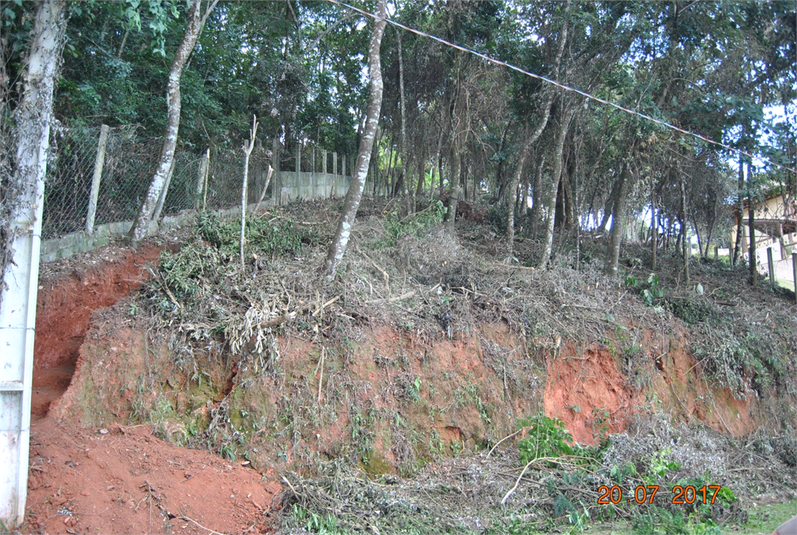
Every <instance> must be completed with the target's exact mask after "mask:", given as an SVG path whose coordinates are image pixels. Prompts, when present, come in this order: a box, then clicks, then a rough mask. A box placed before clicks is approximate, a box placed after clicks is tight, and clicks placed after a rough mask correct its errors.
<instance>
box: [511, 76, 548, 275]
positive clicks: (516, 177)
mask: <svg viewBox="0 0 797 535" xmlns="http://www.w3.org/2000/svg"><path fill="white" fill-rule="evenodd" d="M553 97H554V93H553V91H551V92H550V93H549V94H548V98H547V99H546V100H545V107H544V108H543V112H542V117H541V118H540V122H539V124H538V125H537V128H535V129H534V132H532V134H531V137H530V138H528V141H527V142H526V144H525V145H524V146H523V150H522V151H521V153H520V159H519V160H518V164H517V169H516V170H515V173H514V174H513V175H512V182H511V183H510V185H509V191H507V198H508V199H509V201H508V202H507V216H506V247H507V260H511V259H512V253H513V252H514V247H515V197H516V196H517V187H518V184H519V183H520V179H521V178H522V176H523V167H524V166H525V165H526V158H528V156H529V152H530V151H531V148H532V147H533V146H534V144H535V143H536V142H537V140H538V139H540V136H541V135H542V133H543V132H544V131H545V127H546V126H548V119H549V118H550V117H551V105H552V104H553Z"/></svg>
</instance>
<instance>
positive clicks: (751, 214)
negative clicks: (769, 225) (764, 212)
mask: <svg viewBox="0 0 797 535" xmlns="http://www.w3.org/2000/svg"><path fill="white" fill-rule="evenodd" d="M752 179H753V164H752V163H750V162H747V189H748V190H749V193H748V195H747V215H748V218H747V226H748V227H750V247H748V255H749V256H748V262H749V264H750V265H749V266H748V267H749V268H750V285H751V286H758V266H757V265H756V253H755V204H754V197H753V193H752V189H753V188H752V184H751V181H752Z"/></svg>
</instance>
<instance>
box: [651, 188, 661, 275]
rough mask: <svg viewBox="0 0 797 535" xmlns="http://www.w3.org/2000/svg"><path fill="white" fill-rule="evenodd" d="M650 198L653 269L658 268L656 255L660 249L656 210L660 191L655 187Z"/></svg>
mask: <svg viewBox="0 0 797 535" xmlns="http://www.w3.org/2000/svg"><path fill="white" fill-rule="evenodd" d="M651 197H652V198H651V200H650V206H651V210H650V255H651V257H652V261H651V269H653V270H654V271H655V269H656V261H657V258H656V256H657V255H658V251H659V227H658V220H659V219H658V217H657V215H656V211H657V210H658V201H659V192H658V191H657V190H656V189H654V190H653V194H652V195H651Z"/></svg>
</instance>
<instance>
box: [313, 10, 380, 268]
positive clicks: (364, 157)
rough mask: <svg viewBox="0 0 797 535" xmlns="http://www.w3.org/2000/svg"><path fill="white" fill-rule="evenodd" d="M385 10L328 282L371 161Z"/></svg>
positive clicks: (371, 53) (372, 51)
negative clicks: (366, 112)
mask: <svg viewBox="0 0 797 535" xmlns="http://www.w3.org/2000/svg"><path fill="white" fill-rule="evenodd" d="M386 10H387V0H379V4H378V5H377V17H378V18H377V20H376V22H375V23H374V29H373V32H372V33H371V43H370V45H369V46H368V66H369V69H370V71H371V92H370V95H369V99H368V115H367V117H366V122H365V128H364V129H363V136H362V139H361V141H360V149H359V152H358V154H357V165H356V166H355V169H354V173H352V180H351V185H350V186H349V191H348V192H347V193H346V199H345V200H344V202H343V213H342V214H341V217H340V221H339V222H338V228H337V230H336V231H335V238H334V240H333V241H332V244H331V246H330V248H329V251H328V253H327V260H326V263H325V265H324V269H323V272H324V275H325V276H326V277H327V279H329V280H332V279H334V278H335V273H336V271H337V268H338V265H340V262H341V260H343V254H344V253H345V252H346V246H347V245H348V243H349V237H350V235H351V229H352V226H353V225H354V218H355V217H356V216H357V209H358V208H359V207H360V199H362V195H363V189H364V188H365V178H366V176H367V175H368V164H369V162H370V159H371V149H372V146H373V143H374V137H375V136H376V127H377V125H378V124H379V110H380V109H381V108H382V67H381V61H380V57H379V51H380V47H381V45H382V35H383V34H384V33H385V25H386V24H387V21H386V20H385V12H386Z"/></svg>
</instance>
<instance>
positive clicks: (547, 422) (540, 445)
mask: <svg viewBox="0 0 797 535" xmlns="http://www.w3.org/2000/svg"><path fill="white" fill-rule="evenodd" d="M519 425H520V426H521V427H531V430H530V431H529V434H528V436H527V437H526V438H523V439H521V440H520V441H519V442H518V449H519V450H520V461H521V462H522V463H528V462H529V461H532V460H534V459H539V458H542V457H559V456H561V455H572V454H573V445H572V444H573V436H572V435H571V434H570V433H569V432H568V431H567V429H565V424H564V422H562V420H560V419H559V418H549V417H547V416H545V415H544V414H542V413H540V414H537V415H535V416H531V417H529V418H524V419H522V420H521V421H520V422H519Z"/></svg>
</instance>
